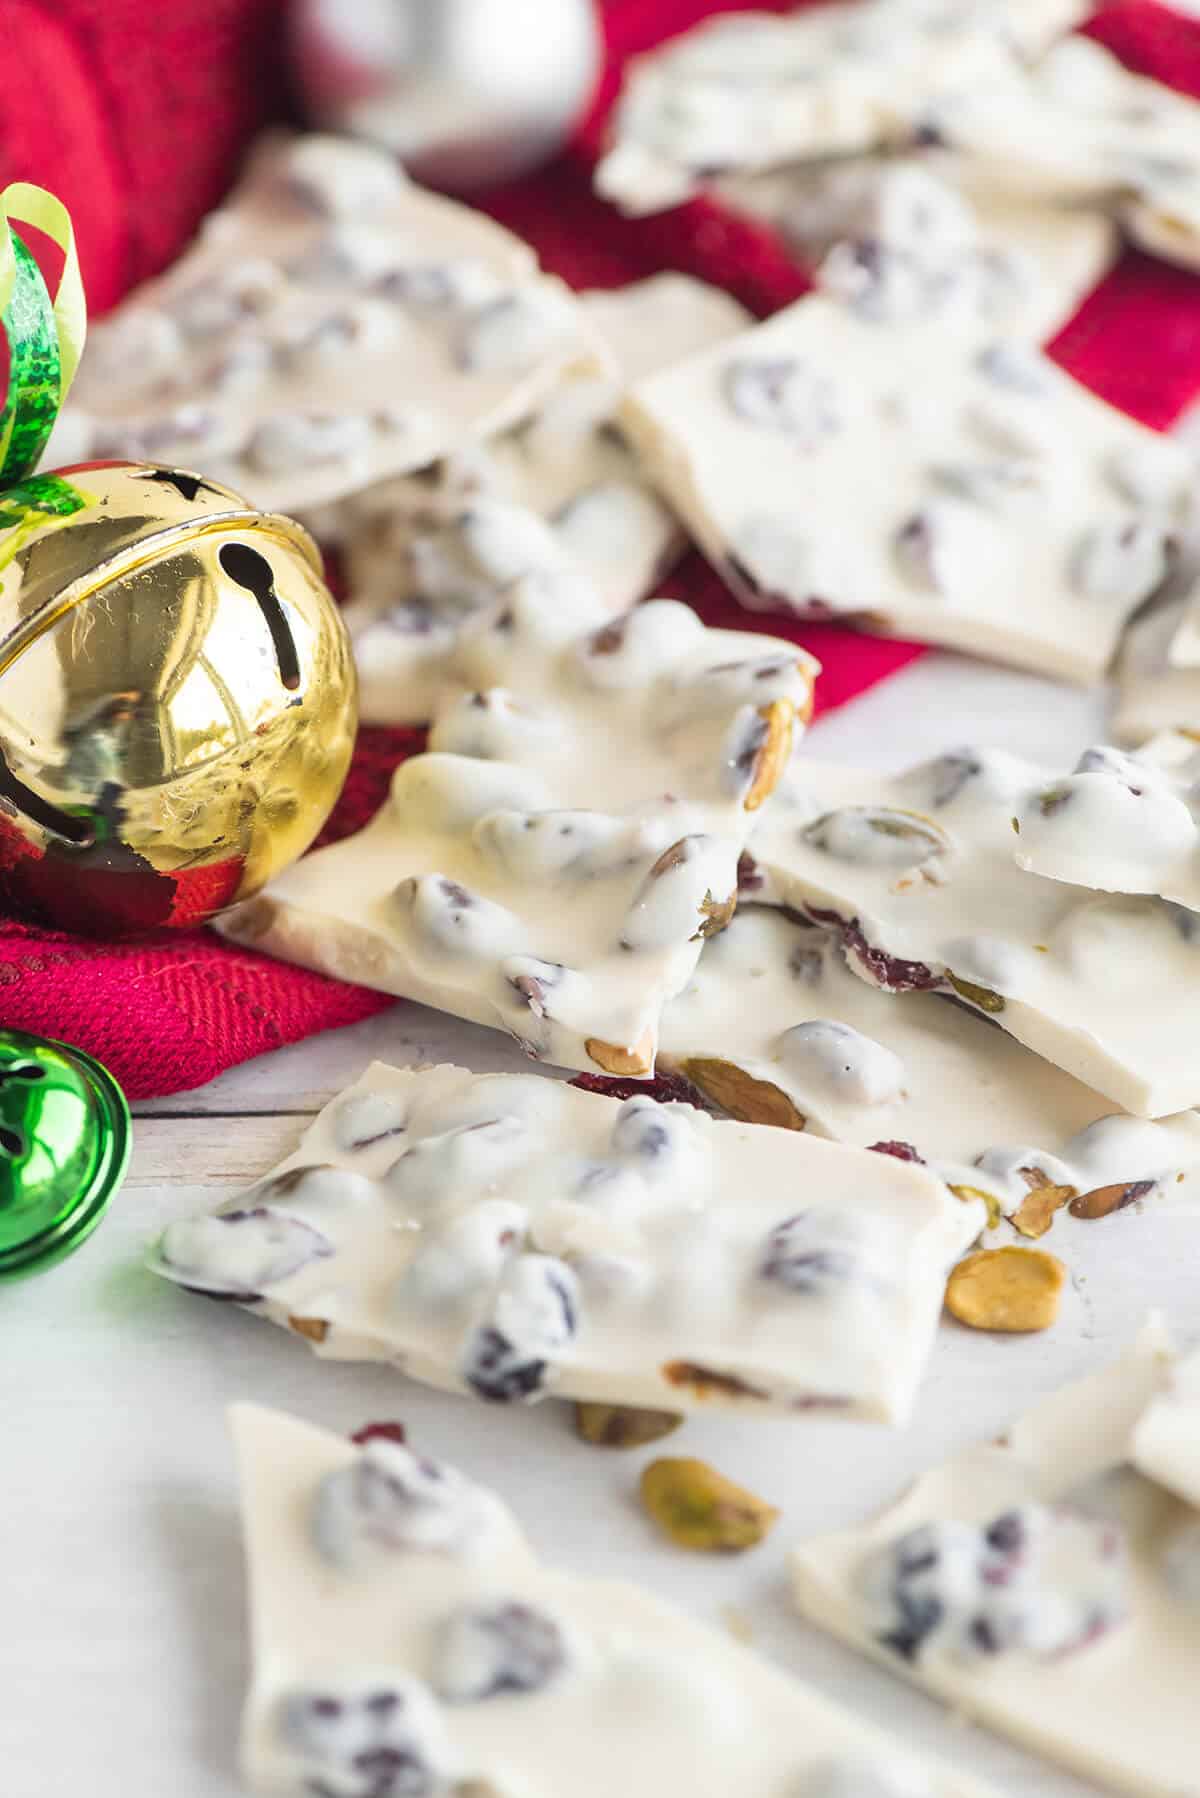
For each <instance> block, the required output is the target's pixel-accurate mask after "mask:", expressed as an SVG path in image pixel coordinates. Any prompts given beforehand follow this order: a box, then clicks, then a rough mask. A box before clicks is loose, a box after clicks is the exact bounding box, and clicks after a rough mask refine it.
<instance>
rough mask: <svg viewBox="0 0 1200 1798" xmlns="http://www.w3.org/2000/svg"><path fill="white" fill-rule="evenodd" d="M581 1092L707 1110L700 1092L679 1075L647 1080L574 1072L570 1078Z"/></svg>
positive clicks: (661, 1074) (659, 1076)
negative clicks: (655, 1101)
mask: <svg viewBox="0 0 1200 1798" xmlns="http://www.w3.org/2000/svg"><path fill="white" fill-rule="evenodd" d="M571 1085H572V1086H577V1087H578V1088H579V1090H580V1092H585V1093H602V1094H603V1095H604V1097H605V1098H606V1099H632V1098H634V1097H635V1096H640V1097H641V1098H644V1099H657V1100H658V1103H659V1104H660V1105H672V1104H674V1105H691V1106H692V1107H693V1109H694V1110H696V1111H707V1110H709V1107H708V1106H707V1105H706V1104H705V1102H704V1100H703V1098H702V1097H701V1095H700V1094H699V1093H698V1092H697V1090H696V1088H695V1087H694V1086H693V1085H692V1083H691V1081H690V1080H685V1079H684V1077H683V1075H682V1074H668V1073H665V1072H663V1073H658V1074H655V1075H654V1077H653V1078H652V1079H650V1080H622V1079H617V1078H614V1077H613V1076H611V1075H608V1074H576V1076H575V1078H574V1080H572V1081H571Z"/></svg>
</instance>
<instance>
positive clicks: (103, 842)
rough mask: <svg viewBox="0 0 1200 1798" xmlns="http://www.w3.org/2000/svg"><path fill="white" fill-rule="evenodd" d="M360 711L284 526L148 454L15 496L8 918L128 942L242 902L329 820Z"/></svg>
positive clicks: (8, 557)
mask: <svg viewBox="0 0 1200 1798" xmlns="http://www.w3.org/2000/svg"><path fill="white" fill-rule="evenodd" d="M355 699H356V693H355V681H354V669H353V664H352V661H351V657H350V648H349V644H348V642H347V639H346V633H345V631H344V629H343V627H342V623H341V620H340V618H339V616H338V612H337V608H336V607H335V606H334V604H333V601H332V600H331V599H330V597H329V593H328V591H327V590H326V587H325V585H324V582H323V581H322V578H321V563H320V558H319V556H318V553H317V549H316V546H315V544H314V543H313V542H312V539H311V538H310V537H309V536H308V534H307V533H306V532H305V531H303V530H301V528H300V526H299V525H297V524H294V523H293V522H292V521H291V520H290V519H287V518H280V517H276V516H274V515H270V514H266V513H262V512H256V511H255V510H254V509H253V508H252V507H250V506H248V505H247V504H246V502H245V501H244V500H243V499H241V498H239V496H238V495H237V494H236V493H231V492H230V491H229V489H228V488H226V487H221V486H218V485H217V483H216V482H214V481H208V480H204V479H202V478H201V477H200V476H199V475H194V474H187V473H184V472H182V471H180V470H177V469H169V468H156V467H154V466H153V465H152V464H149V463H126V462H96V463H87V464H82V465H80V466H79V467H76V468H68V469H63V470H60V471H59V472H58V473H56V474H48V475H34V476H32V477H28V478H26V479H25V480H23V481H20V482H18V483H17V485H16V486H13V487H8V488H6V489H4V490H3V491H0V911H2V912H4V913H7V914H8V915H16V916H19V917H22V918H24V919H27V920H29V921H32V922H37V923H41V924H49V925H54V926H57V927H59V928H62V929H67V930H84V931H87V932H89V933H92V934H103V935H110V936H116V935H122V934H128V933H129V932H131V931H137V930H143V929H146V928H150V927H153V926H156V925H163V924H169V925H190V924H196V923H199V922H201V921H202V920H203V919H205V918H208V917H211V916H212V914H213V913H214V912H217V911H220V910H221V909H222V908H223V907H225V906H227V905H232V904H233V903H234V902H235V901H237V900H240V899H245V898H247V897H248V896H249V895H250V894H252V893H254V892H256V891H257V890H258V889H259V887H261V886H263V885H264V884H265V883H266V882H267V881H268V880H270V879H271V878H272V876H274V875H275V874H278V873H279V872H280V870H281V869H283V868H285V867H287V865H288V864H289V863H290V862H292V861H294V860H295V859H296V857H297V856H298V855H300V854H301V853H302V852H303V851H304V850H305V849H306V848H307V847H308V845H309V843H311V841H312V839H313V838H314V836H315V835H316V834H317V832H318V830H320V828H321V826H322V824H323V823H324V822H325V819H326V818H327V817H328V815H329V812H330V810H331V809H332V807H333V804H334V801H335V800H336V798H337V796H338V793H339V792H340V790H341V786H342V782H343V780H344V778H345V775H346V769H347V767H348V765H349V761H350V752H351V749H352V747H353V741H354V727H355Z"/></svg>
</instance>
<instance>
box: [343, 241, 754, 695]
mask: <svg viewBox="0 0 1200 1798" xmlns="http://www.w3.org/2000/svg"><path fill="white" fill-rule="evenodd" d="M580 306H581V308H582V310H583V312H584V314H585V315H586V316H587V318H588V322H589V323H590V324H591V325H592V327H593V328H594V329H595V331H596V332H597V333H598V335H599V336H600V337H601V338H602V339H603V341H604V343H605V345H606V347H607V349H608V350H609V352H610V354H611V356H612V357H613V359H614V361H615V364H616V368H617V370H618V371H619V376H620V378H619V379H617V378H610V377H607V376H602V375H599V374H596V373H588V372H582V371H581V372H577V373H575V374H574V375H568V377H567V378H566V379H565V380H564V381H563V382H562V383H561V384H560V385H559V386H557V387H556V388H554V389H553V391H552V392H550V393H549V394H547V395H546V397H545V399H544V400H543V401H542V402H541V403H540V404H539V405H538V407H537V408H536V410H535V411H534V412H533V413H532V415H531V416H530V417H529V418H528V419H526V420H524V421H523V423H522V424H521V425H520V426H518V427H516V428H515V429H513V430H510V431H507V432H502V433H500V434H499V435H498V436H496V437H493V438H491V439H489V440H488V442H487V443H484V444H475V445H472V446H471V447H470V449H468V450H466V451H462V452H460V453H458V454H457V455H454V456H451V457H450V458H448V459H447V460H446V461H444V462H442V463H439V464H437V465H436V466H435V467H434V468H432V469H429V470H426V471H424V473H423V474H421V475H417V476H407V477H402V478H400V479H398V480H395V481H390V482H383V483H380V484H379V485H378V486H375V487H372V488H369V489H368V490H367V491H366V492H364V493H361V494H357V495H352V496H351V497H350V498H349V499H348V500H347V501H346V502H345V503H344V504H343V505H342V506H341V507H339V508H337V509H336V515H335V516H334V517H333V518H332V519H330V520H328V521H318V522H323V523H324V524H325V525H326V528H327V531H328V534H330V535H332V536H333V537H334V538H335V539H338V540H340V541H342V542H343V544H344V564H345V572H346V577H347V583H348V587H349V603H348V604H347V606H346V611H345V617H346V623H347V626H348V628H349V630H350V633H351V635H352V637H353V638H354V645H355V657H356V660H357V663H358V669H359V676H360V702H361V713H362V716H363V717H364V718H365V719H366V720H368V722H380V723H387V724H405V723H423V722H424V721H425V720H426V719H428V718H429V717H430V716H431V715H432V712H433V710H434V709H435V707H436V704H437V699H438V696H439V693H440V691H441V685H442V680H443V677H444V674H445V657H446V650H447V648H448V647H449V648H452V646H453V644H454V642H455V640H456V638H457V633H458V629H459V627H460V625H461V623H462V620H463V619H464V617H467V616H470V615H471V613H472V612H474V611H476V610H478V609H481V608H482V607H483V606H485V605H486V604H488V603H489V602H491V601H494V600H495V599H496V598H498V596H499V595H500V593H501V592H502V591H503V589H504V587H505V586H506V585H508V584H510V583H511V581H512V580H513V579H514V578H515V577H516V576H517V575H518V574H521V573H527V572H530V571H534V570H546V571H551V572H552V571H555V570H558V569H562V570H572V569H573V570H575V571H576V572H578V573H579V574H581V575H582V576H584V577H585V578H586V579H587V580H589V581H590V583H591V584H592V586H594V588H595V589H596V592H597V595H598V597H599V598H600V599H601V601H602V602H603V604H604V605H605V607H606V608H607V609H608V610H610V611H611V612H614V613H616V612H622V611H624V610H625V609H626V608H627V607H628V606H631V605H633V604H634V603H635V602H636V601H637V600H639V599H642V598H644V597H645V596H646V594H647V593H649V592H651V591H652V590H653V587H654V585H655V583H656V582H657V580H658V579H659V577H660V576H661V575H662V574H663V573H664V572H665V570H666V569H667V568H669V567H670V565H671V564H672V562H673V561H674V560H675V559H676V557H677V556H678V555H679V553H680V552H681V550H682V549H683V546H684V537H683V533H682V531H681V529H680V527H679V525H678V522H677V521H676V519H675V517H674V515H673V514H672V513H671V512H670V510H669V509H668V507H667V506H666V505H665V504H664V503H663V501H662V500H661V499H660V498H659V497H658V495H657V494H655V493H654V492H653V491H652V489H651V488H650V487H649V485H648V484H647V483H646V481H645V480H644V479H643V477H642V475H641V472H640V470H639V468H638V465H637V461H636V459H635V457H634V455H633V453H632V451H631V450H630V449H629V446H628V445H627V444H626V443H625V441H624V439H623V438H622V436H621V435H620V432H619V430H618V428H617V422H616V414H617V410H618V407H619V405H620V400H621V394H622V391H623V386H624V385H626V384H628V382H630V381H631V380H633V379H635V378H638V377H640V376H641V375H642V374H645V373H647V372H649V371H650V370H651V369H655V368H660V367H665V366H667V365H668V364H669V363H670V362H672V361H675V360H678V359H679V358H681V357H683V356H686V355H689V354H691V353H692V352H693V351H695V350H697V349H700V348H702V347H704V346H705V345H707V344H710V343H715V342H718V341H719V340H721V339H722V338H726V337H731V336H734V335H736V333H737V332H738V331H739V330H742V329H744V328H745V326H746V325H747V324H748V323H749V314H748V313H747V312H746V311H745V309H744V308H743V307H742V306H739V305H738V303H737V302H736V301H735V300H732V299H730V297H729V296H728V294H725V293H722V292H721V291H720V290H719V289H717V288H713V287H709V286H707V285H706V284H705V283H704V282H701V281H693V280H690V279H689V278H688V277H687V276H685V275H657V276H654V277H652V278H651V279H650V280H647V281H640V282H635V283H633V284H632V285H631V286H629V287H625V288H618V289H615V290H614V291H613V292H611V293H594V294H585V295H583V296H581V299H580ZM479 513H491V514H494V516H495V517H496V519H497V520H498V524H497V526H496V527H495V528H493V529H491V530H489V531H488V532H487V537H486V541H484V540H483V537H482V531H481V529H480V528H477V527H476V526H475V524H474V515H476V514H479ZM539 520H544V521H545V523H544V525H543V524H540V523H539V522H538V521H539Z"/></svg>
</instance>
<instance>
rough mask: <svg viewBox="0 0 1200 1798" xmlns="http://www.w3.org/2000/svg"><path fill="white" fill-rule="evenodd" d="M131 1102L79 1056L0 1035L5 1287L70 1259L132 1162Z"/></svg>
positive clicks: (11, 1033)
mask: <svg viewBox="0 0 1200 1798" xmlns="http://www.w3.org/2000/svg"><path fill="white" fill-rule="evenodd" d="M130 1142H131V1130H130V1122H129V1106H128V1104H127V1103H126V1100H125V1095H124V1093H123V1092H122V1091H121V1089H120V1087H119V1086H118V1085H117V1083H116V1081H115V1080H114V1079H113V1077H112V1075H111V1074H110V1073H109V1072H108V1070H107V1068H103V1067H101V1065H100V1063H99V1062H98V1061H93V1060H92V1058H91V1056H90V1055H85V1054H84V1053H83V1051H82V1050H81V1049H72V1048H68V1047H67V1045H66V1044H65V1043H55V1042H50V1041H48V1040H47V1039H46V1038H45V1037H40V1036H29V1035H27V1034H26V1033H25V1032H24V1031H21V1030H0V1280H5V1279H14V1278H16V1277H17V1276H18V1275H19V1274H28V1273H34V1272H36V1271H38V1270H39V1269H41V1268H44V1267H49V1266H51V1265H52V1263H54V1262H55V1261H60V1260H61V1259H62V1258H63V1256H64V1255H69V1254H70V1253H71V1251H72V1249H76V1248H78V1247H79V1244H80V1243H81V1242H83V1240H84V1238H85V1237H87V1236H89V1235H90V1234H91V1232H92V1231H93V1230H94V1229H95V1227H96V1225H97V1224H98V1223H99V1222H100V1219H101V1218H102V1217H103V1215H104V1212H105V1210H106V1209H107V1206H108V1203H109V1200H110V1199H111V1198H112V1196H113V1194H114V1193H115V1192H116V1190H117V1188H118V1186H120V1184H121V1180H122V1178H123V1177H124V1174H125V1169H126V1166H127V1165H128V1162H129V1149H130Z"/></svg>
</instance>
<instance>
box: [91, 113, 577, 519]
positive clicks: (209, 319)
mask: <svg viewBox="0 0 1200 1798" xmlns="http://www.w3.org/2000/svg"><path fill="white" fill-rule="evenodd" d="M581 363H587V364H590V365H591V366H592V367H598V368H601V369H602V368H603V367H604V357H603V352H602V350H601V348H600V346H599V343H598V340H597V339H596V338H595V337H594V336H593V334H592V333H591V332H590V330H589V328H588V326H587V324H586V321H585V320H584V318H583V315H582V314H581V313H580V312H579V309H578V308H577V307H576V305H575V303H574V301H573V299H572V297H571V295H570V293H569V292H568V290H567V289H566V288H565V287H564V286H563V284H562V283H561V282H559V281H556V280H552V279H551V278H550V277H548V276H545V275H542V274H540V273H539V272H538V268H537V263H536V259H535V258H534V255H533V253H532V251H531V250H530V249H529V248H528V246H527V245H525V244H523V243H521V242H520V241H519V240H518V239H517V238H515V237H513V236H512V235H511V234H510V233H509V232H507V231H505V230H503V229H502V228H501V227H500V226H498V225H495V224H493V223H492V222H491V220H489V219H487V218H485V217H484V216H483V215H482V214H480V213H478V212H475V211H472V210H471V209H470V208H468V207H465V206H460V205H457V204H456V203H454V202H453V201H450V200H446V199H443V198H442V197H441V196H438V195H434V194H431V193H427V192H425V191H424V190H423V189H421V188H419V187H417V186H415V185H414V184H412V183H411V182H409V181H408V180H407V179H406V177H405V176H404V174H403V172H402V171H401V170H400V169H399V167H398V165H397V164H396V163H395V162H394V161H393V160H392V159H391V158H390V157H389V156H387V155H386V154H385V153H383V152H381V151H377V150H374V149H371V148H369V147H367V146H365V145H363V144H355V143H351V142H350V141H349V140H346V139H342V138H333V137H322V136H318V135H310V136H305V137H298V138H294V139H291V140H287V139H268V140H267V141H266V142H265V144H264V145H263V146H261V147H260V149H259V151H258V153H257V154H256V155H255V156H254V157H253V158H252V160H251V163H250V166H249V168H248V171H247V173H246V175H245V177H244V179H243V181H242V184H241V185H240V186H239V188H238V189H237V191H236V193H235V194H234V195H233V196H232V198H231V199H230V200H229V202H228V203H227V204H226V205H225V206H223V207H222V208H221V209H220V210H219V211H218V212H216V213H214V214H212V215H211V216H210V218H209V219H208V220H207V221H206V223H205V224H204V226H203V227H202V229H201V233H200V235H199V237H198V238H197V240H196V242H195V243H194V245H193V246H192V247H191V249H190V250H188V251H187V252H186V253H185V254H184V255H183V256H182V257H181V258H180V259H179V261H178V262H176V263H175V264H174V265H173V266H172V268H171V269H170V270H169V271H168V272H167V273H166V274H165V275H162V276H159V277H158V278H156V279H155V280H154V281H151V282H148V283H146V284H145V285H144V286H143V287H141V288H139V289H138V290H137V292H136V293H135V294H133V295H132V296H131V297H130V298H129V299H128V300H126V301H125V302H124V304H123V305H122V306H121V307H120V308H119V309H118V311H117V312H116V313H114V314H113V316H112V318H111V319H109V320H106V321H102V322H101V323H100V324H99V325H97V326H96V328H95V330H94V331H93V332H92V334H91V342H90V344H89V349H88V354H87V356H86V357H85V359H84V362H83V365H82V367H81V368H80V371H79V378H78V380H77V382H76V385H75V389H74V394H73V405H72V407H70V408H68V412H67V414H66V415H65V418H66V423H65V426H64V429H65V430H67V431H71V432H73V433H74V435H75V437H76V438H77V439H78V440H79V445H78V446H77V447H81V453H85V454H88V455H93V456H100V455H106V456H107V455H139V456H146V455H148V456H151V457H153V458H155V459H158V460H165V461H179V462H182V463H185V464H188V465H191V464H195V465H196V466H198V467H200V468H203V469H205V470H207V471H208V472H210V473H212V474H214V475H216V476H219V477H220V478H221V479H227V480H228V482H229V484H230V485H231V486H232V487H234V488H235V490H237V491H238V492H241V493H245V494H246V495H247V496H248V497H249V498H251V499H252V500H253V501H254V502H255V504H257V505H260V506H264V507H266V508H268V509H273V510H282V511H287V510H297V509H300V508H310V507H317V506H321V505H323V504H325V503H327V502H329V501H331V500H334V499H336V498H338V497H339V496H340V495H342V494H345V493H349V492H352V491H353V490H354V489H355V488H358V487H363V486H366V485H368V484H369V483H370V482H373V481H378V480H381V479H384V478H386V477H388V476H391V475H396V474H400V473H403V472H404V471H406V470H409V469H414V468H421V467H424V466H425V465H426V464H428V463H429V462H431V461H433V460H434V459H435V458H437V457H439V456H444V455H447V454H448V453H450V452H452V451H453V450H455V449H457V448H458V447H460V446H461V445H462V444H464V443H465V442H468V441H470V440H472V439H475V438H479V437H486V436H489V435H492V434H493V433H495V432H496V431H499V430H502V429H504V428H505V427H506V426H508V425H511V424H514V423H516V422H517V421H518V420H519V419H521V418H522V417H524V416H526V415H527V414H528V413H529V411H530V410H531V409H532V408H534V407H535V406H536V405H537V403H538V401H539V400H540V399H541V398H542V396H543V395H544V394H545V393H547V392H548V391H550V389H551V388H552V387H553V386H554V385H555V384H556V383H557V382H558V380H559V379H560V378H561V376H562V374H563V373H564V371H565V370H566V369H568V368H570V367H572V366H575V365H579V364H581Z"/></svg>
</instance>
